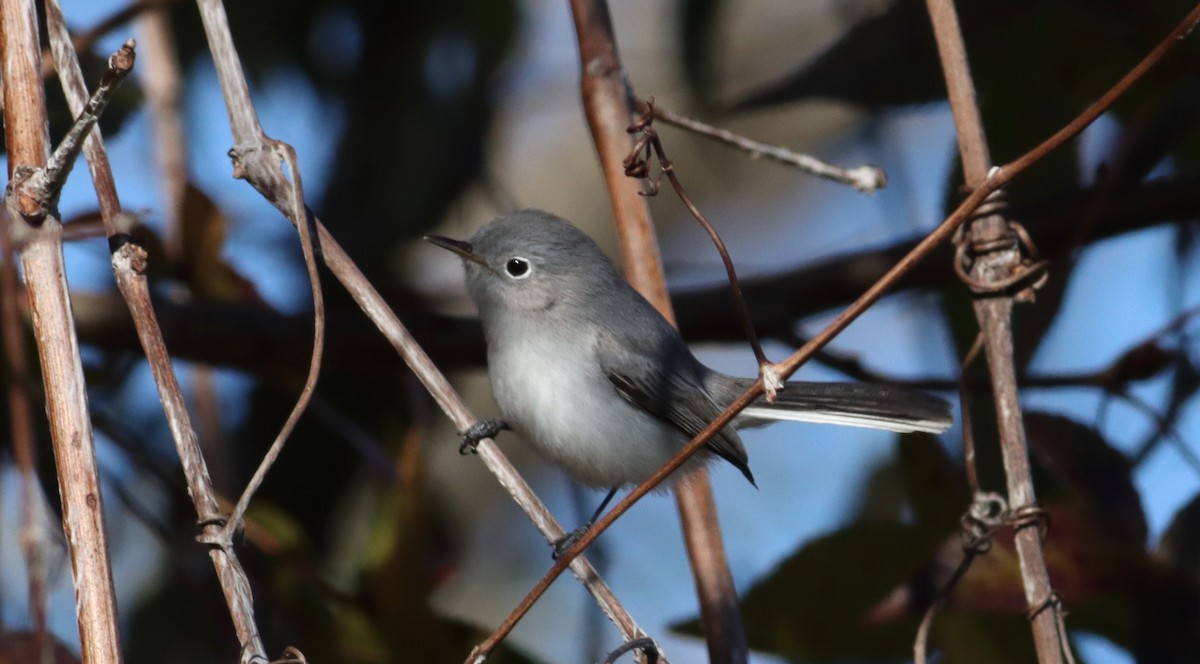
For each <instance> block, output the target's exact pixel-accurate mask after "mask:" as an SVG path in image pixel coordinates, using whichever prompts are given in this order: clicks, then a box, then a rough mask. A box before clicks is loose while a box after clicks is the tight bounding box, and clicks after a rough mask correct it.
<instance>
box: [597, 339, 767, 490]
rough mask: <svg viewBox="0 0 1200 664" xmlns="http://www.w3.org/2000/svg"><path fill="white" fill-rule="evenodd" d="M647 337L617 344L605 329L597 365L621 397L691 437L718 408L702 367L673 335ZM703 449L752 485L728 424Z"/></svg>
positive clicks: (741, 447)
mask: <svg viewBox="0 0 1200 664" xmlns="http://www.w3.org/2000/svg"><path fill="white" fill-rule="evenodd" d="M649 336H651V337H657V338H652V339H649V340H646V338H645V337H642V336H639V338H638V339H636V340H629V341H627V342H625V343H621V342H618V340H617V339H615V338H614V337H613V336H611V335H610V334H606V333H605V334H601V335H600V338H599V339H598V341H597V343H596V355H597V360H598V361H599V363H600V369H601V371H603V372H604V375H605V376H606V377H607V378H608V380H609V382H610V383H612V385H613V388H614V389H615V390H616V391H617V394H619V395H621V397H622V398H623V399H625V400H626V401H628V402H629V403H631V404H633V405H634V406H637V407H638V408H640V409H642V410H643V411H645V412H646V413H649V414H650V415H653V416H654V417H656V418H658V419H660V420H662V421H664V422H667V423H669V424H672V425H674V426H675V427H676V428H677V429H679V430H680V431H682V432H683V433H685V434H686V435H687V436H688V437H689V438H694V437H695V436H696V435H697V434H699V433H700V432H701V431H703V430H704V428H705V427H706V426H708V423H709V422H712V421H713V420H714V419H716V417H717V415H720V414H721V410H722V409H721V408H720V407H719V406H718V405H717V404H716V403H715V402H714V401H713V400H712V398H710V397H709V395H708V392H707V391H706V390H705V388H704V374H705V372H707V371H708V370H707V369H706V368H705V367H704V366H703V365H701V364H700V363H699V362H698V361H697V360H696V358H694V357H692V354H691V351H689V350H688V349H687V347H686V346H685V345H684V344H683V342H682V341H681V340H679V339H678V338H672V337H671V336H670V335H668V334H659V335H649ZM708 449H709V451H711V452H712V453H713V454H716V455H717V456H719V457H721V458H722V459H725V460H726V461H728V462H729V463H731V464H733V465H734V467H736V468H737V469H738V470H740V471H741V472H742V474H743V475H745V476H746V479H747V480H749V481H750V483H751V484H754V485H755V486H758V485H757V484H755V483H754V475H753V474H751V472H750V467H749V466H748V465H747V461H748V459H747V456H746V448H745V446H744V445H742V440H741V438H740V437H738V434H737V432H736V431H734V429H733V427H728V426H727V427H725V428H724V429H722V430H721V431H720V432H718V433H717V435H715V436H713V437H712V438H711V439H709V441H708Z"/></svg>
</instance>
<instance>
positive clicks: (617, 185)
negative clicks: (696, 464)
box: [570, 0, 765, 664]
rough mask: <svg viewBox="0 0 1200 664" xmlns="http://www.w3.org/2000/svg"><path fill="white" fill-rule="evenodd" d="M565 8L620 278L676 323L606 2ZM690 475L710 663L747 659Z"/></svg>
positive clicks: (707, 517)
mask: <svg viewBox="0 0 1200 664" xmlns="http://www.w3.org/2000/svg"><path fill="white" fill-rule="evenodd" d="M570 4H571V14H572V17H573V19H574V22H575V35H576V39H577V40H578V42H579V60H580V77H579V78H580V87H581V92H582V97H583V110H584V114H585V115H586V116H587V121H588V127H589V128H590V130H591V132H592V140H593V142H594V143H595V145H596V152H597V155H598V157H599V159H600V167H601V169H602V170H603V171H604V179H605V183H606V184H607V186H608V196H609V200H610V201H611V202H612V208H613V219H614V220H615V222H616V225H617V234H618V236H619V238H620V241H621V254H622V255H623V256H624V258H625V277H626V279H627V280H628V281H629V283H630V285H631V286H633V288H634V289H636V290H637V291H638V292H639V293H641V294H642V295H643V296H645V297H646V299H647V300H648V301H649V302H650V304H652V305H653V306H654V307H655V308H656V309H658V311H659V312H660V313H661V314H662V315H663V316H664V317H665V318H666V319H667V320H668V321H670V322H671V323H672V324H674V321H675V315H674V312H672V311H671V302H670V299H669V298H668V295H667V284H666V278H665V277H664V274H663V268H662V260H661V258H660V256H659V252H658V242H657V239H656V238H655V235H654V226H653V224H652V223H651V220H650V211H649V209H648V208H647V207H646V202H645V200H644V199H643V198H642V197H641V195H640V194H641V192H640V188H639V185H638V183H637V182H636V181H634V180H632V179H629V178H627V177H626V176H625V175H626V174H625V167H624V161H625V157H626V155H627V154H628V153H629V152H630V150H631V148H632V147H633V145H632V141H631V140H630V137H629V135H628V133H627V132H626V128H627V127H629V125H630V123H631V121H632V120H633V99H632V98H633V95H632V91H631V89H630V88H629V84H628V78H627V76H626V74H625V71H624V69H623V68H622V65H621V59H620V55H619V54H618V52H617V40H616V35H615V34H614V32H613V29H612V20H611V17H610V16H609V11H608V4H607V2H606V1H605V0H571V3H570ZM710 230H711V227H710ZM719 244H720V242H719V238H718V245H719ZM764 366H765V365H764ZM692 475H693V477H692V478H691V481H688V482H680V483H678V484H677V485H676V486H675V488H674V491H675V505H676V508H677V509H678V511H679V519H680V523H681V525H682V528H683V537H684V543H685V545H686V546H687V552H688V560H689V562H690V564H691V569H692V575H693V579H694V581H695V585H696V593H697V595H698V599H699V603H700V621H701V623H702V624H703V626H704V637H705V641H706V643H707V645H708V656H709V661H710V662H713V663H715V664H724V663H734V662H745V661H746V660H747V659H748V657H749V655H748V652H749V647H748V646H747V644H746V635H745V630H744V629H743V628H742V620H741V613H740V609H739V607H738V602H737V590H736V589H735V588H734V585H733V575H732V574H731V573H730V571H729V563H728V561H727V560H726V558H725V545H724V542H723V541H722V537H721V526H720V523H719V522H718V520H717V509H716V503H715V501H714V500H713V495H712V487H711V486H710V484H709V480H708V472H707V471H706V470H704V469H698V470H697V471H696V472H694V473H693V474H692ZM639 657H640V655H639Z"/></svg>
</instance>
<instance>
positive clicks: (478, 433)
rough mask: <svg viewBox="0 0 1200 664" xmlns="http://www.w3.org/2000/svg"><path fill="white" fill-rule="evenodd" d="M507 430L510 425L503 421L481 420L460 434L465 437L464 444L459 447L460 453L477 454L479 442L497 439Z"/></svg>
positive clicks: (496, 419) (494, 419) (497, 419)
mask: <svg viewBox="0 0 1200 664" xmlns="http://www.w3.org/2000/svg"><path fill="white" fill-rule="evenodd" d="M507 429H509V426H508V423H507V422H505V421H504V420H502V419H499V418H493V419H490V420H480V421H479V422H476V423H475V424H472V425H471V426H469V427H467V428H466V430H464V431H459V432H458V434H459V435H460V436H462V437H463V440H462V443H461V444H459V446H458V453H459V454H467V453H468V452H469V453H471V454H475V453H476V451H477V450H476V448H478V447H479V441H481V440H483V439H484V438H495V437H496V435H497V434H499V433H500V432H501V431H505V430H507Z"/></svg>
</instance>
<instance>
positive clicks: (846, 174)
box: [638, 100, 887, 194]
mask: <svg viewBox="0 0 1200 664" xmlns="http://www.w3.org/2000/svg"><path fill="white" fill-rule="evenodd" d="M648 110H649V111H652V112H653V113H654V117H655V118H658V119H659V120H662V121H663V122H666V123H667V124H670V125H675V126H676V127H679V128H681V129H687V130H688V131H691V132H695V133H697V134H699V135H701V136H705V137H707V138H711V139H713V140H714V141H717V142H719V143H724V144H726V145H731V146H733V147H735V148H737V149H739V150H741V151H743V152H746V153H747V154H749V155H750V156H751V157H753V158H755V159H770V160H771V161H774V162H776V163H780V164H784V165H786V166H792V167H795V168H798V169H800V170H801V171H804V172H805V173H809V174H810V175H815V176H817V177H820V178H825V179H826V180H832V181H834V182H839V183H841V184H847V185H850V186H851V187H854V188H855V189H857V190H859V191H861V192H864V193H868V194H870V193H874V192H876V191H878V190H880V189H883V188H884V187H886V186H887V175H885V174H884V172H883V169H882V168H880V167H878V166H871V165H867V166H855V167H854V168H842V167H841V166H834V165H833V164H830V163H826V162H824V161H821V160H820V159H817V158H816V157H813V156H810V155H806V154H800V153H798V152H793V151H791V150H789V149H787V148H785V147H782V146H778V145H770V144H769V143H760V142H759V141H755V140H753V139H749V138H746V137H745V136H741V135H740V134H736V133H734V132H732V131H729V130H728V129H722V128H720V127H714V126H712V125H710V124H707V123H704V122H700V121H699V120H696V119H694V118H689V117H687V116H685V115H680V114H678V113H676V112H674V111H672V110H670V109H666V108H663V107H661V106H658V105H656V104H655V103H654V102H653V101H646V100H642V101H640V102H639V103H638V112H639V113H645V112H647V111H648Z"/></svg>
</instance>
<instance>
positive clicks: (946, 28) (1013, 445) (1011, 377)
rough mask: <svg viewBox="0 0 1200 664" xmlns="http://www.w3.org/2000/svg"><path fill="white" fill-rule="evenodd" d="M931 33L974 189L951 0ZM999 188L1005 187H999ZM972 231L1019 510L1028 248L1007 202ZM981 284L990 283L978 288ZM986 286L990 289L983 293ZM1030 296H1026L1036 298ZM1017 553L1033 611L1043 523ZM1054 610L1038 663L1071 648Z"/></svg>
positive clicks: (1044, 581)
mask: <svg viewBox="0 0 1200 664" xmlns="http://www.w3.org/2000/svg"><path fill="white" fill-rule="evenodd" d="M926 5H927V8H928V11H929V17H930V20H931V21H932V22H933V32H934V36H935V38H936V40H937V45H938V53H939V55H940V60H941V63H942V72H943V74H944V76H945V79H946V88H947V90H948V91H949V96H950V108H951V111H952V112H953V114H954V126H955V130H956V131H957V132H958V145H959V153H960V155H961V158H962V164H963V173H964V175H965V177H966V181H967V186H968V187H977V186H979V185H980V184H982V183H983V182H984V181H985V180H986V179H987V177H988V171H989V170H990V169H991V167H992V160H991V156H990V155H989V154H988V148H987V138H986V137H985V135H984V129H983V121H982V119H981V118H980V115H979V107H978V105H977V104H976V103H975V84H974V82H973V81H972V80H971V72H970V66H969V65H968V64H967V53H966V47H965V46H964V45H963V41H962V31H961V30H960V29H959V25H958V14H957V13H956V12H955V10H954V3H953V0H927V2H926ZM997 193H999V192H997ZM964 230H965V231H966V232H965V234H964V235H963V236H960V238H959V239H958V244H959V247H960V249H961V250H966V248H967V247H971V248H972V249H973V250H974V253H975V256H974V257H973V264H972V266H971V268H970V275H969V276H967V275H964V274H961V273H960V276H963V277H965V281H967V283H968V284H970V285H971V286H972V289H973V290H976V292H977V293H979V294H980V296H979V297H976V298H975V300H974V307H975V316H976V317H977V318H978V319H979V327H980V331H981V333H982V334H983V339H984V352H985V355H986V357H987V361H988V368H989V369H990V375H991V377H992V392H993V394H994V396H995V400H996V421H997V426H998V428H999V433H1000V444H1001V452H1002V457H1003V460H1004V471H1005V478H1006V480H1007V483H1008V504H1009V505H1015V506H1018V507H1017V508H1018V509H1027V510H1036V509H1037V498H1036V497H1035V494H1034V489H1033V478H1032V476H1031V475H1030V470H1029V446H1028V443H1027V442H1026V440H1025V424H1024V421H1023V420H1022V417H1021V403H1020V400H1019V398H1018V395H1017V372H1016V365H1015V361H1014V359H1013V339H1012V306H1013V300H1014V298H1013V297H1012V296H1011V295H1008V294H1007V293H1006V292H1004V291H1006V290H1008V289H1009V288H1010V285H1012V286H1015V285H1016V284H1017V281H1016V280H1017V279H1019V278H1021V277H1022V276H1023V273H1022V269H1021V268H1022V265H1021V263H1022V260H1023V258H1022V252H1021V247H1020V245H1019V244H1018V242H1017V235H1016V234H1014V229H1013V227H1012V226H1011V225H1010V223H1009V221H1008V219H1006V218H1005V216H1004V212H1003V209H1002V208H996V209H989V210H988V211H987V212H984V211H983V210H982V209H981V210H980V216H979V218H977V219H974V220H972V221H971V222H970V224H969V225H968V226H966V227H964ZM962 264H963V263H962V261H961V260H958V259H957V258H956V260H955V262H954V265H955V269H956V270H960V269H961V266H962ZM977 285H978V286H984V287H985V288H984V289H980V288H978V287H977ZM984 290H986V291H987V292H986V293H984V292H982V291H984ZM1029 293H1030V294H1028V295H1024V296H1022V299H1030V300H1031V299H1032V294H1031V291H1030V292H1029ZM1015 541H1016V548H1017V557H1018V559H1019V561H1020V566H1021V579H1022V582H1023V584H1022V585H1023V586H1024V589H1025V600H1026V602H1027V603H1028V605H1029V607H1030V608H1031V609H1033V608H1034V607H1037V606H1039V605H1040V604H1041V603H1043V602H1044V601H1045V598H1048V597H1052V596H1054V589H1053V586H1052V585H1051V582H1050V574H1049V571H1048V570H1047V568H1046V559H1045V555H1044V554H1043V552H1042V534H1041V532H1040V529H1038V528H1026V527H1018V528H1017V531H1016V536H1015ZM1054 609H1055V610H1054V611H1040V610H1039V611H1037V612H1035V613H1034V614H1033V616H1032V620H1031V622H1032V623H1033V636H1034V645H1035V648H1036V649H1037V655H1038V661H1039V662H1041V663H1042V664H1055V663H1058V662H1062V661H1063V659H1064V654H1063V653H1064V650H1070V644H1069V642H1068V641H1067V637H1066V634H1064V633H1059V630H1058V623H1059V618H1058V616H1056V615H1055V612H1057V611H1058V605H1057V604H1056V605H1055V606H1054Z"/></svg>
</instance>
